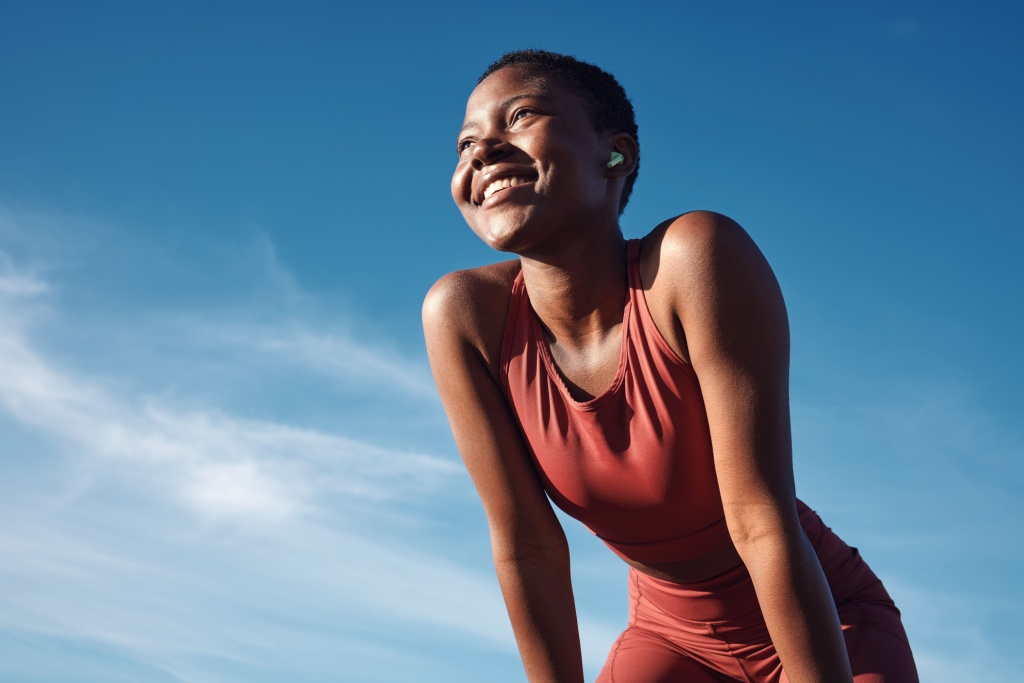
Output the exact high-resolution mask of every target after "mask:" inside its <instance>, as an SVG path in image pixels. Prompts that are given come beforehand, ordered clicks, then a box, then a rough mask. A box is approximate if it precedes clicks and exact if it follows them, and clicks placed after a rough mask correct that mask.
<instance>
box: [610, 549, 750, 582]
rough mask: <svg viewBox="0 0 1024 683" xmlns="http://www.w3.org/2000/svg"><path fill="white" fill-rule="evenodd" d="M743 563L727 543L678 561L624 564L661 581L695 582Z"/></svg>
mask: <svg viewBox="0 0 1024 683" xmlns="http://www.w3.org/2000/svg"><path fill="white" fill-rule="evenodd" d="M742 563H743V560H741V559H740V555H739V553H737V552H736V547H735V546H734V545H733V544H732V543H730V544H729V545H727V546H725V547H723V548H720V549H718V550H715V551H713V552H710V553H708V554H707V555H702V556H700V557H695V558H693V559H689V560H680V561H678V562H657V563H652V564H642V563H640V562H635V561H633V560H626V564H628V565H629V566H631V567H633V568H634V569H636V570H637V571H639V572H643V573H644V574H647V575H648V576H653V577H654V578H656V579H661V580H663V581H672V582H674V583H682V584H685V583H696V582H698V581H705V580H707V579H710V578H712V577H714V576H718V575H719V574H724V573H725V572H727V571H729V570H730V569H734V568H736V567H738V566H739V565H740V564H742Z"/></svg>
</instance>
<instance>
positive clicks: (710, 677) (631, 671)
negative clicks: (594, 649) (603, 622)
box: [597, 626, 732, 683]
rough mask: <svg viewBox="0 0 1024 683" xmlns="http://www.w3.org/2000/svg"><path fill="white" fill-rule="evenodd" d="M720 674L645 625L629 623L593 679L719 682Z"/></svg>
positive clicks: (606, 682)
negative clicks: (599, 672) (637, 625)
mask: <svg viewBox="0 0 1024 683" xmlns="http://www.w3.org/2000/svg"><path fill="white" fill-rule="evenodd" d="M730 680H732V679H728V678H723V677H721V676H720V675H719V674H716V673H714V672H712V671H711V670H709V669H707V668H706V667H704V666H703V665H701V664H700V663H698V662H696V661H694V660H693V659H690V658H689V657H688V656H686V655H685V654H683V653H682V652H680V651H679V650H677V649H676V648H674V647H673V646H672V645H671V643H669V642H668V641H667V640H665V639H664V638H662V637H661V636H659V635H657V634H656V633H652V632H651V631H648V630H646V629H642V628H636V627H634V626H631V627H629V628H627V629H626V630H625V631H624V632H623V634H622V635H621V636H619V639H618V640H617V641H615V644H614V645H613V646H612V650H611V652H610V653H609V654H608V660H607V661H606V662H605V664H604V668H602V669H601V674H600V675H599V676H598V677H597V683H679V682H680V681H685V682H686V683H723V681H730Z"/></svg>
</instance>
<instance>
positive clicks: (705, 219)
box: [641, 211, 778, 304]
mask: <svg viewBox="0 0 1024 683" xmlns="http://www.w3.org/2000/svg"><path fill="white" fill-rule="evenodd" d="M641 256H642V268H643V269H644V274H645V275H647V276H648V277H645V278H644V281H645V282H649V283H650V287H651V289H661V290H666V289H667V290H670V291H668V292H663V294H664V295H667V296H668V298H670V299H672V300H673V301H675V302H676V303H677V304H678V303H679V302H680V301H681V300H685V299H689V298H693V297H699V298H705V297H707V296H709V295H717V294H723V293H726V291H734V290H735V291H736V292H737V293H742V292H743V291H745V290H749V289H757V290H763V289H764V288H765V287H768V288H769V289H771V290H777V288H778V284H777V282H776V280H775V275H774V273H772V270H771V267H770V266H769V265H768V262H767V260H766V259H765V257H764V255H763V254H762V253H761V250H760V249H758V247H757V245H756V244H755V243H754V240H753V239H751V237H750V235H748V234H747V232H746V230H744V229H743V228H742V227H740V225H739V224H738V223H737V222H736V221H734V220H732V219H731V218H729V217H728V216H723V215H722V214H720V213H714V212H712V211H693V212H690V213H685V214H683V215H681V216H677V217H675V218H671V219H669V220H667V221H665V222H663V223H661V224H660V225H658V227H656V228H655V229H654V230H652V231H651V232H650V234H648V235H647V236H646V237H645V238H644V239H643V247H642V250H641ZM723 288H724V290H726V291H722V290H723ZM709 290H710V291H709Z"/></svg>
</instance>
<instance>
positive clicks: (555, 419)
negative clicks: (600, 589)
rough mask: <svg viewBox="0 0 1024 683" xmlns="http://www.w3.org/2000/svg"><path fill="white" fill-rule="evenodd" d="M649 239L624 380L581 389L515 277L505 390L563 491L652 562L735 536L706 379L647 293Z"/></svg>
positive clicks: (636, 275) (627, 319)
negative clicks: (665, 333) (661, 328)
mask: <svg viewBox="0 0 1024 683" xmlns="http://www.w3.org/2000/svg"><path fill="white" fill-rule="evenodd" d="M639 251H640V241H639V240H632V241H630V242H629V243H628V244H627V260H628V264H629V265H628V277H629V298H628V299H627V301H626V308H625V311H624V313H623V319H622V354H621V357H620V359H619V370H618V373H617V374H616V375H615V380H614V381H613V382H612V385H611V386H610V387H609V388H608V389H607V390H606V391H605V392H604V393H602V394H601V395H600V396H596V397H594V398H593V399H591V400H589V401H584V402H582V403H581V402H578V401H576V400H575V399H573V397H572V396H571V395H570V394H569V391H568V389H567V388H566V386H565V382H564V381H563V379H562V377H561V375H560V374H559V372H558V369H557V368H556V367H555V364H554V361H552V359H551V354H550V351H549V350H548V346H547V344H546V343H545V341H544V336H543V331H542V330H541V328H540V321H539V320H538V318H537V315H536V314H535V313H534V311H533V307H532V306H531V305H530V299H529V297H528V296H527V293H526V287H525V285H524V283H523V275H522V273H520V274H519V276H518V277H517V278H516V280H515V283H514V284H513V285H512V299H511V302H510V304H509V311H508V319H507V321H506V324H505V338H504V342H503V344H502V353H501V368H502V381H503V388H504V391H505V396H506V398H507V399H508V401H509V404H510V405H511V406H512V409H513V411H514V412H515V415H516V418H517V419H518V421H519V428H520V429H521V430H522V432H523V435H524V436H525V437H526V444H527V448H528V449H529V451H530V455H531V457H532V458H533V460H534V462H535V464H536V466H537V471H538V473H539V474H540V477H541V479H542V481H543V484H544V488H545V489H546V490H547V492H548V495H549V496H551V499H552V500H553V501H554V502H555V504H556V505H558V506H559V507H560V508H562V510H564V511H565V512H566V513H567V514H569V515H571V516H572V517H575V518H576V519H578V520H580V521H581V522H583V524H585V525H586V526H587V528H589V529H590V530H591V531H592V532H594V533H595V534H596V535H597V536H598V537H599V538H600V539H601V540H603V541H604V542H605V543H607V544H608V546H609V547H610V548H611V549H612V550H614V551H615V552H616V553H618V554H619V555H620V556H622V557H624V558H627V559H630V560H634V561H637V562H642V563H644V564H652V563H657V562H670V561H675V560H687V559H691V558H695V557H700V556H702V555H706V554H708V553H710V552H712V551H715V550H718V549H719V548H723V547H725V546H727V545H728V544H729V531H728V529H726V526H725V516H724V514H723V512H722V499H721V496H720V495H719V492H718V480H717V478H716V476H715V463H714V459H713V458H712V454H711V436H710V434H709V432H708V418H707V414H706V413H705V411H704V399H703V397H702V396H701V393H700V385H699V384H698V382H697V376H696V375H695V374H694V372H693V368H691V367H690V365H689V363H686V362H684V361H683V360H681V359H680V358H679V357H678V356H677V355H676V354H675V352H673V351H672V349H671V347H669V345H668V343H667V342H666V341H665V340H664V338H663V337H662V336H661V333H659V332H658V329H657V327H655V324H654V320H652V319H651V314H650V311H648V309H647V302H646V301H645V300H644V294H643V285H642V284H641V282H640V272H639V268H638V260H637V259H638V255H639Z"/></svg>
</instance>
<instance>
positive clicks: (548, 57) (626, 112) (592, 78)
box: [477, 50, 640, 215]
mask: <svg viewBox="0 0 1024 683" xmlns="http://www.w3.org/2000/svg"><path fill="white" fill-rule="evenodd" d="M520 65H521V66H526V67H529V68H530V69H532V70H535V71H538V72H540V73H541V74H543V75H544V76H554V77H556V78H559V79H561V80H562V81H563V82H565V83H566V84H568V85H569V86H570V87H571V88H572V89H573V90H575V91H576V94H578V95H579V96H581V97H582V98H583V99H584V100H585V101H586V103H587V106H588V108H589V110H590V116H591V119H593V122H594V128H596V129H597V131H598V132H604V131H607V130H611V131H614V132H617V133H620V132H621V133H628V134H629V135H632V136H633V139H634V140H636V143H637V159H636V166H635V167H634V168H633V172H632V173H631V174H629V177H627V178H626V184H625V186H623V188H622V196H621V197H620V199H619V215H622V212H623V211H624V210H625V209H626V204H627V203H628V202H629V197H630V195H631V194H633V183H635V182H636V176H637V174H638V173H639V172H640V149H639V147H640V138H639V136H638V134H637V125H636V113H635V112H634V111H633V103H632V102H630V101H629V97H628V96H627V95H626V91H625V90H624V89H623V87H622V86H621V85H619V82H618V81H617V80H615V76H612V75H611V74H610V73H608V72H607V71H604V70H603V69H601V68H600V67H597V66H594V65H593V64H590V63H588V62H584V61H581V60H579V59H576V58H575V57H572V56H570V55H561V54H558V53H557V52H548V51H546V50H516V51H515V52H506V53H505V54H503V55H502V56H501V58H499V59H498V61H496V62H494V63H493V64H491V65H490V66H489V67H487V70H486V71H484V73H483V75H481V76H480V78H479V79H478V80H477V85H479V84H480V83H481V82H482V81H483V80H484V79H485V78H487V77H488V76H490V75H491V74H493V73H494V72H495V71H499V70H501V69H504V68H505V67H508V66H520Z"/></svg>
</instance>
